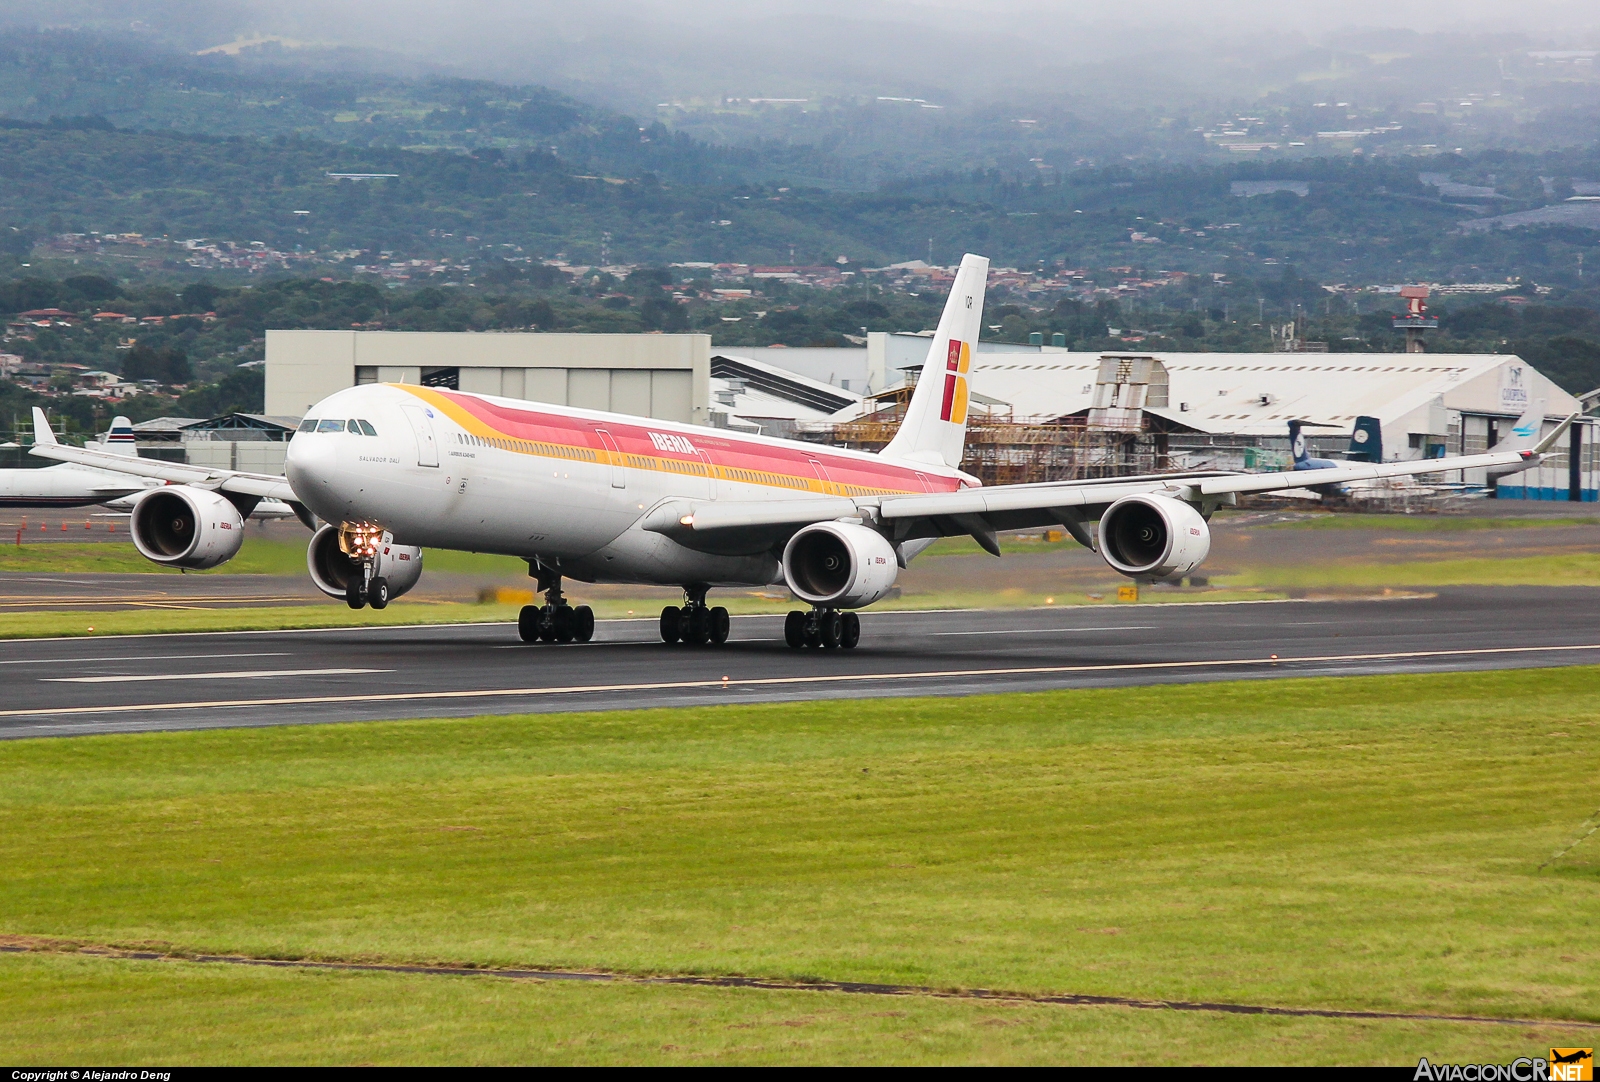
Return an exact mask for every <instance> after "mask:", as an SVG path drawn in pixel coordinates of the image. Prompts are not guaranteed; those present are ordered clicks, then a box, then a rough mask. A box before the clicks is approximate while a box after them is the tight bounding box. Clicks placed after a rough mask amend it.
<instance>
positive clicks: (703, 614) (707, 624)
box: [683, 605, 711, 646]
mask: <svg viewBox="0 0 1600 1082" xmlns="http://www.w3.org/2000/svg"><path fill="white" fill-rule="evenodd" d="M684 613H685V615H686V616H687V617H688V619H687V620H686V621H684V622H685V623H687V624H688V625H689V626H688V628H687V629H686V630H687V634H685V635H684V636H683V641H684V642H687V643H693V644H694V645H695V646H704V645H705V644H706V640H708V639H710V638H711V612H710V610H708V609H707V608H706V607H705V606H704V605H696V606H695V607H694V608H692V609H685V610H684Z"/></svg>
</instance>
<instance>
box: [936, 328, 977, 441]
mask: <svg viewBox="0 0 1600 1082" xmlns="http://www.w3.org/2000/svg"><path fill="white" fill-rule="evenodd" d="M971 366H972V347H971V346H970V345H969V344H968V343H966V342H958V341H956V340H955V339H954V338H952V339H950V352H949V355H948V356H947V357H946V358H945V362H944V368H945V372H944V402H943V404H942V405H941V406H940V408H939V420H941V421H949V422H950V423H951V424H958V425H964V424H966V423H967V369H968V368H970V367H971Z"/></svg>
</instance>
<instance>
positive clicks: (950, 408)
mask: <svg viewBox="0 0 1600 1082" xmlns="http://www.w3.org/2000/svg"><path fill="white" fill-rule="evenodd" d="M988 281H989V261H988V260H987V259H985V258H984V257H983V256H979V255H971V254H968V255H964V256H962V257H961V267H960V269H959V270H957V271H956V280H955V283H954V285H952V286H951V288H950V297H949V299H948V300H946V301H945V304H944V315H943V316H941V317H940V318H939V329H938V330H937V331H935V332H934V335H933V342H932V344H931V345H930V346H929V347H928V359H927V361H925V362H924V363H923V366H922V376H921V378H920V379H919V380H918V381H917V389H916V390H915V391H913V392H912V394H911V402H910V404H909V405H908V406H907V407H906V416H905V419H904V420H903V421H901V422H900V430H899V431H898V432H896V433H895V434H894V439H892V440H890V441H889V445H888V446H887V447H885V448H884V449H883V451H882V452H880V453H881V454H882V455H883V456H884V457H885V458H900V459H906V460H908V461H911V462H926V463H928V464H930V465H935V466H959V465H961V452H962V449H963V448H964V447H965V445H966V440H967V408H968V406H969V404H970V395H971V392H970V390H969V388H968V378H969V372H970V370H971V367H972V354H973V351H974V350H976V349H977V345H978V335H979V333H980V332H981V330H982V324H983V291H984V287H985V286H987V285H988Z"/></svg>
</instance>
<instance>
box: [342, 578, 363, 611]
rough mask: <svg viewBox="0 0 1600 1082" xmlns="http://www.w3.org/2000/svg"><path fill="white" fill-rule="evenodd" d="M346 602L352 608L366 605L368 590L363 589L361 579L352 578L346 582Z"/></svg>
mask: <svg viewBox="0 0 1600 1082" xmlns="http://www.w3.org/2000/svg"><path fill="white" fill-rule="evenodd" d="M344 603H345V604H346V605H349V606H350V607H351V608H352V609H359V608H361V607H363V606H364V605H366V603H367V596H366V592H365V591H363V590H362V589H361V580H360V579H351V580H350V581H349V582H347V583H345V584H344Z"/></svg>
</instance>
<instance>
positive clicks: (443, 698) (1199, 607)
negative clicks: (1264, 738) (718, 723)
mask: <svg viewBox="0 0 1600 1082" xmlns="http://www.w3.org/2000/svg"><path fill="white" fill-rule="evenodd" d="M1597 602H1600V590H1596V589H1573V588H1541V587H1462V588H1453V589H1443V590H1440V591H1439V592H1438V593H1437V594H1436V595H1434V596H1429V597H1414V598H1394V599H1390V600H1363V601H1320V602H1310V601H1307V602H1293V601H1290V602H1252V603H1233V604H1216V603H1204V604H1181V605H1180V604H1142V605H1129V606H1126V607H1120V606H1119V607H1116V608H1111V607H1095V608H1059V609H1057V608H1046V609H1027V610H1002V611H983V612H905V613H895V612H883V613H873V612H870V611H869V612H867V613H866V614H864V615H863V617H862V645H861V646H860V647H859V648H858V649H856V650H853V651H843V650H839V651H820V650H790V649H789V648H788V647H786V646H785V645H784V644H783V639H782V634H783V633H782V624H781V620H780V619H778V618H776V617H768V616H759V617H735V618H734V621H733V637H732V638H731V639H730V641H729V642H728V644H727V645H726V646H723V647H721V648H715V647H687V646H682V645H674V646H667V645H665V644H663V643H661V642H660V641H659V639H658V638H657V636H656V628H655V621H653V620H616V621H605V622H602V623H601V624H600V626H599V628H598V629H597V632H596V637H595V641H594V642H592V643H588V644H585V645H567V646H553V645H537V646H529V645H525V644H523V643H521V642H519V641H518V640H517V637H516V632H515V629H514V628H512V627H511V626H509V625H505V624H471V625H453V626H444V627H438V626H435V627H386V628H371V629H364V628H356V629H334V630H325V631H271V632H224V633H212V634H190V635H148V636H126V637H114V638H113V637H107V638H73V639H34V640H19V641H12V642H8V643H6V644H5V645H4V648H3V653H0V687H4V688H5V691H6V693H5V695H4V697H3V701H0V737H4V738H18V737H31V736H65V735H73V734H83V733H106V732H134V731H145V730H157V729H199V728H216V727H237V726H261V725H286V724H309V723H327V722H341V721H359V720H375V719H385V718H407V717H437V716H468V715H473V714H504V713H518V712H548V711H561V710H613V709H623V708H634V707H648V706H686V705H704V704H710V703H717V704H726V703H752V702H783V701H795V700H809V699H830V700H832V699H838V700H848V699H856V698H862V697H868V696H870V697H885V696H905V695H973V694H981V693H992V692H1011V691H1041V690H1047V689H1055V688H1082V687H1112V686H1131V685H1140V684H1162V683H1189V682H1197V681H1216V680H1237V679H1271V678H1281V677H1289V676H1328V675H1357V674H1371V673H1418V672H1448V671H1467V670H1482V669H1510V668H1528V667H1544V666H1552V665H1584V664H1597V663H1600V603H1597ZM842 708H844V709H848V707H847V706H845V707H842Z"/></svg>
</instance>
